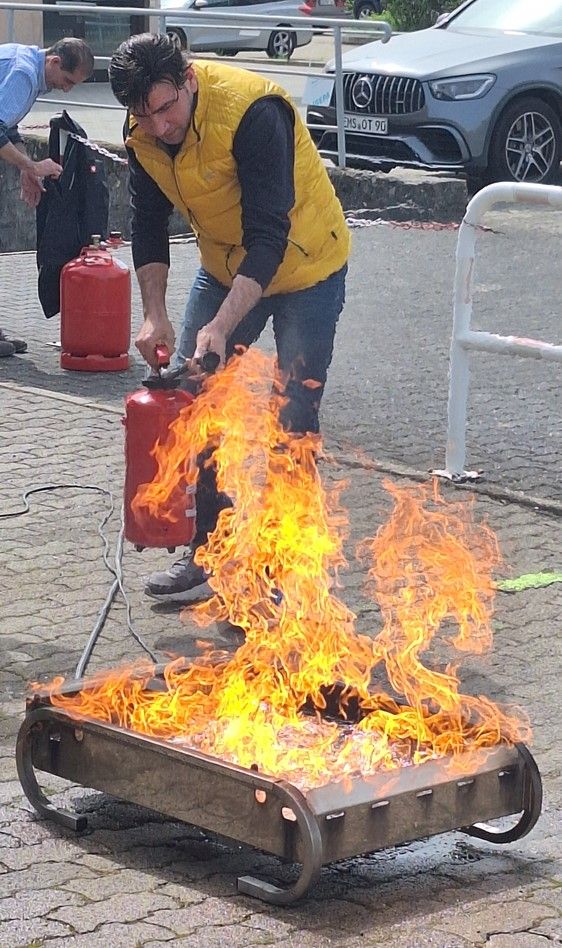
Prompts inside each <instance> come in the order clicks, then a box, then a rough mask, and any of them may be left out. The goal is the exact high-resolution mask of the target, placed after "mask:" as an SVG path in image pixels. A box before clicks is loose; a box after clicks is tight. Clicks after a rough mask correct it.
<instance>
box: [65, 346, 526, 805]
mask: <svg viewBox="0 0 562 948" xmlns="http://www.w3.org/2000/svg"><path fill="white" fill-rule="evenodd" d="M271 380H272V363H271V360H270V359H269V358H268V357H266V356H265V355H264V354H263V353H260V352H259V351H258V350H252V351H250V352H248V353H245V354H244V355H241V356H240V355H239V356H236V357H235V358H234V359H233V360H231V362H230V363H229V365H228V366H227V367H226V368H225V369H224V370H223V371H221V372H220V373H219V374H217V375H216V376H215V377H213V378H211V379H209V380H208V382H207V383H206V386H205V389H204V391H203V393H202V394H201V395H200V396H199V397H198V398H197V399H196V400H195V402H194V403H193V405H191V406H189V407H188V408H187V409H185V410H184V412H183V413H182V415H181V417H180V418H179V419H178V420H177V422H176V423H175V424H174V425H173V427H172V429H171V431H170V436H169V439H168V441H167V442H166V444H165V445H158V446H157V447H156V449H155V457H156V460H157V463H158V474H157V476H156V478H155V480H154V482H153V483H151V484H148V485H144V486H143V488H142V489H141V491H140V492H139V494H138V495H137V498H136V505H137V511H142V510H143V509H146V510H148V511H150V513H151V514H156V515H160V514H161V512H162V511H163V510H165V511H167V512H168V515H169V516H172V517H173V516H178V515H179V513H178V512H175V511H174V509H173V504H174V498H176V497H178V496H179V495H180V493H181V492H179V491H178V487H180V486H181V485H182V484H184V483H185V481H186V480H187V481H189V482H193V479H194V477H195V467H194V464H193V459H194V458H195V457H196V456H197V455H198V454H199V453H200V452H202V451H204V450H208V449H209V447H211V448H212V459H213V462H214V463H215V464H216V468H217V481H218V485H219V489H220V490H222V491H226V492H227V493H228V494H229V495H230V496H231V497H232V498H233V501H234V506H233V507H232V508H231V509H227V510H224V511H222V512H221V514H220V517H219V521H218V524H217V527H216V529H215V531H214V533H213V534H212V535H211V536H210V538H209V542H208V544H207V545H206V546H205V547H204V548H200V549H199V550H198V552H197V561H198V562H199V563H200V564H201V565H202V566H204V567H205V569H206V570H208V571H209V572H210V573H212V577H211V580H210V584H211V586H212V589H213V591H214V595H213V597H212V598H211V599H210V600H209V601H208V602H205V603H201V604H199V605H198V606H197V607H195V608H193V609H191V610H190V611H189V615H190V617H192V618H195V620H196V621H197V622H198V623H199V624H200V625H201V626H205V625H208V624H209V623H211V622H212V621H214V620H218V619H226V620H229V621H230V622H231V623H233V624H234V625H236V626H239V627H240V628H241V629H242V630H243V631H244V634H245V638H244V642H243V644H242V645H241V646H240V647H239V648H238V650H237V651H236V652H235V653H234V654H230V653H219V652H212V651H207V652H205V653H204V654H202V656H201V657H200V658H198V659H197V660H195V661H194V662H193V663H191V664H190V665H189V666H186V662H185V661H184V660H183V659H178V660H177V661H174V662H171V663H170V664H169V665H168V666H167V667H166V669H165V681H166V685H167V689H166V690H165V691H154V690H151V688H150V687H147V685H148V683H149V681H150V679H151V677H152V675H153V671H154V670H153V667H152V666H148V665H145V666H136V667H135V668H124V669H121V670H117V671H113V672H111V673H109V674H105V675H102V676H99V677H97V678H95V679H92V680H91V681H90V682H88V683H86V686H85V687H84V688H83V690H82V691H80V692H79V693H78V694H75V695H73V696H63V695H61V694H59V693H58V688H59V687H60V684H61V679H58V680H57V682H53V683H52V686H51V691H52V702H53V704H55V705H57V706H61V707H64V708H65V709H66V710H67V711H68V712H69V713H71V714H73V715H76V716H79V717H93V718H98V719H101V720H104V721H112V722H113V723H117V724H119V725H121V726H123V727H126V728H131V729H133V730H136V731H140V732H142V733H145V734H151V735H155V736H159V737H161V738H164V739H172V740H175V741H178V742H181V743H184V744H185V745H187V746H190V747H195V748H197V749H199V750H202V751H204V752H206V753H209V754H212V755H214V756H216V757H220V758H223V759H226V760H229V761H233V762H235V763H238V764H240V765H242V766H244V767H253V768H256V767H257V768H258V769H259V770H260V771H262V772H264V773H267V774H269V775H272V776H284V777H288V778H289V779H291V780H292V781H293V782H295V783H296V784H298V785H300V786H303V787H313V786H317V785H320V784H322V783H325V782H327V781H328V780H330V779H333V778H334V777H342V776H343V777H345V776H346V775H355V774H367V773H372V772H374V771H376V770H381V769H392V768H396V767H397V766H399V765H402V764H412V763H419V762H422V761H424V760H426V759H429V758H431V757H435V756H444V755H447V756H452V759H453V761H454V760H455V759H458V757H459V755H460V754H461V753H466V752H467V751H471V750H476V749H479V748H480V749H481V748H489V747H493V746H495V745H497V744H498V743H511V742H514V741H516V740H521V739H525V740H526V739H528V737H529V728H528V724H527V721H526V719H525V716H524V715H523V714H522V713H521V712H518V713H515V711H513V710H510V709H508V708H500V707H498V706H496V705H495V704H493V703H492V702H491V701H490V700H489V699H487V698H485V697H472V696H468V695H463V694H462V693H461V692H460V690H459V679H458V675H457V671H456V669H455V667H454V666H453V665H452V664H451V663H449V664H447V665H445V666H444V667H443V668H442V670H440V671H432V670H430V669H429V668H428V667H426V666H425V665H424V664H423V661H422V658H423V653H424V652H425V651H426V650H428V648H430V647H432V648H435V645H436V643H435V641H434V640H435V637H436V635H437V633H438V632H440V633H442V636H441V637H443V638H444V637H448V638H445V641H444V643H443V642H440V646H441V647H442V648H446V649H448V650H450V649H451V648H452V647H454V648H456V649H457V650H459V651H461V652H476V653H479V652H482V651H484V650H485V649H489V648H490V646H491V629H490V621H491V614H492V603H493V593H494V587H493V582H492V570H493V569H494V567H495V566H496V565H497V564H498V562H499V551H498V547H497V543H496V539H495V537H494V535H493V533H492V531H491V530H490V529H489V527H487V526H486V525H481V524H477V523H476V522H475V519H474V511H473V504H472V503H470V502H469V503H466V502H460V503H459V502H457V503H447V502H445V500H443V499H442V498H441V497H440V495H439V493H438V490H437V487H436V486H435V485H429V486H428V485H424V486H417V487H408V488H398V487H397V486H396V485H392V484H386V488H387V490H389V491H390V493H391V495H392V498H393V501H394V510H393V512H392V514H391V517H390V519H389V521H388V523H387V524H386V525H385V526H383V527H382V528H381V529H380V530H379V531H378V533H377V535H376V537H374V538H373V539H371V540H366V541H365V542H364V543H363V544H362V549H361V553H362V554H363V555H365V553H367V554H368V555H369V558H370V560H371V562H372V565H371V566H370V568H369V570H368V586H369V588H370V589H371V590H372V591H373V592H374V595H375V597H376V599H377V600H378V602H379V604H380V608H381V613H382V620H383V627H382V630H381V631H380V632H379V633H378V635H376V636H375V637H373V638H371V637H368V636H365V635H359V634H357V633H356V631H355V616H354V614H353V613H352V612H351V611H350V610H349V609H348V608H347V607H346V606H345V605H344V603H343V602H342V601H341V600H340V599H339V598H338V596H337V595H336V592H335V589H336V583H337V576H338V571H339V570H340V569H341V568H342V567H344V566H345V565H346V564H345V558H344V554H343V542H344V540H345V538H346V531H347V517H346V515H345V512H344V510H343V508H342V505H341V502H340V495H341V491H342V487H341V485H340V486H339V487H337V488H333V489H330V490H328V489H327V488H326V487H324V486H323V485H322V483H321V481H320V478H319V476H318V471H317V466H316V458H317V456H318V454H319V452H320V450H321V445H320V441H319V439H318V438H317V437H313V436H302V437H297V436H294V435H290V434H288V433H287V432H285V431H284V430H283V429H282V428H281V427H280V425H279V423H278V421H277V418H278V410H279V401H280V399H279V396H277V395H275V394H272V382H271ZM274 388H275V386H274ZM327 700H328V701H330V703H331V704H332V705H334V708H335V710H336V713H337V716H338V717H339V718H340V720H339V721H336V720H335V719H334V717H333V716H332V717H330V716H326V715H322V714H320V712H321V711H322V710H325V709H326V702H327ZM334 708H331V710H332V711H333V710H334ZM352 717H353V718H354V721H353V723H352V722H351V720H350V719H351V718H352Z"/></svg>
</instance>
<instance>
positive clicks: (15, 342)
mask: <svg viewBox="0 0 562 948" xmlns="http://www.w3.org/2000/svg"><path fill="white" fill-rule="evenodd" d="M6 346H12V352H3V351H2V350H3V349H5V348H6ZM23 352H27V342H26V341H25V339H12V338H10V337H8V336H7V335H6V333H5V332H4V331H3V330H2V329H0V356H6V355H14V353H15V354H16V355H21V354H22V353H23Z"/></svg>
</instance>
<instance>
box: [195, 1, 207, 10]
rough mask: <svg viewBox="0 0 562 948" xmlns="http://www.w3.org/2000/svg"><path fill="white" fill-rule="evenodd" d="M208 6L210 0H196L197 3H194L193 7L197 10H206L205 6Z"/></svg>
mask: <svg viewBox="0 0 562 948" xmlns="http://www.w3.org/2000/svg"><path fill="white" fill-rule="evenodd" d="M208 6H209V0H195V3H194V4H193V8H194V9H195V10H204V9H205V7H208Z"/></svg>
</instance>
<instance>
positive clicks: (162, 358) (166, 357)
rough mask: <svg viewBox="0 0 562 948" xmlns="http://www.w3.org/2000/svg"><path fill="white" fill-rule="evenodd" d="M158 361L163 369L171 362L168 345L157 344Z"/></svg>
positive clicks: (159, 366)
mask: <svg viewBox="0 0 562 948" xmlns="http://www.w3.org/2000/svg"><path fill="white" fill-rule="evenodd" d="M156 362H157V363H158V368H159V369H163V368H165V367H166V366H167V365H169V364H170V350H169V349H168V346H156Z"/></svg>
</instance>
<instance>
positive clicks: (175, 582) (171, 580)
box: [144, 549, 213, 602]
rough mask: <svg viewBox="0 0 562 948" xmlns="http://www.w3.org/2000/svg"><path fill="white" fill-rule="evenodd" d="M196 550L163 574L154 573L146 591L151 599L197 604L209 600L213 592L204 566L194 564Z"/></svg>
mask: <svg viewBox="0 0 562 948" xmlns="http://www.w3.org/2000/svg"><path fill="white" fill-rule="evenodd" d="M194 553H195V550H192V549H190V550H188V552H187V553H186V555H185V556H183V557H182V559H181V560H177V562H176V563H174V564H173V565H172V566H170V569H168V570H166V571H165V572H162V573H152V576H149V577H148V581H147V583H146V586H145V587H144V591H145V593H146V595H147V596H150V598H151V599H157V600H158V601H159V602H195V601H196V600H199V599H209V598H210V597H211V596H212V595H213V590H212V589H211V587H210V586H209V584H208V582H207V580H208V578H209V573H206V572H205V570H204V569H203V567H202V566H197V565H196V563H194V562H193V554H194Z"/></svg>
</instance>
